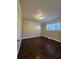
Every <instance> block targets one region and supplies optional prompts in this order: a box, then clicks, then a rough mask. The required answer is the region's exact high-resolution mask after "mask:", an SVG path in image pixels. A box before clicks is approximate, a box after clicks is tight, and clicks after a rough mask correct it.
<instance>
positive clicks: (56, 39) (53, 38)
mask: <svg viewBox="0 0 79 59" xmlns="http://www.w3.org/2000/svg"><path fill="white" fill-rule="evenodd" d="M42 36H44V37H47V38H49V39H52V40H55V41H58V42H61V41H59V40H57V39H55V38H52V37H48V36H45V35H42Z"/></svg>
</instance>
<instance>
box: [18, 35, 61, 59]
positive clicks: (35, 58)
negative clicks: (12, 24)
mask: <svg viewBox="0 0 79 59" xmlns="http://www.w3.org/2000/svg"><path fill="white" fill-rule="evenodd" d="M17 59H61V43H59V42H56V41H54V40H51V39H48V38H46V37H43V36H41V37H36V38H29V39H23V40H22V43H21V47H20V50H19V53H18V57H17Z"/></svg>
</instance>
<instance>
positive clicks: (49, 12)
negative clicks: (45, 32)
mask: <svg viewBox="0 0 79 59" xmlns="http://www.w3.org/2000/svg"><path fill="white" fill-rule="evenodd" d="M22 12H23V18H24V20H31V21H38V22H46V21H49V20H56V19H58V18H60V17H61V0H22ZM38 15H43V16H44V19H42V20H40V19H38V18H37V17H36V16H38Z"/></svg>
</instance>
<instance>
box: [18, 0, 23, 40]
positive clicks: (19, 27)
mask: <svg viewBox="0 0 79 59" xmlns="http://www.w3.org/2000/svg"><path fill="white" fill-rule="evenodd" d="M21 36H22V12H21V6H20V0H17V40H20V39H21Z"/></svg>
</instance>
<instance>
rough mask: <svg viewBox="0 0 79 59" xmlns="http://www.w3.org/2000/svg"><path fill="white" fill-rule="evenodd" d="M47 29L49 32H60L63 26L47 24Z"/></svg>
mask: <svg viewBox="0 0 79 59" xmlns="http://www.w3.org/2000/svg"><path fill="white" fill-rule="evenodd" d="M46 28H47V29H46V30H47V31H48V30H55V31H59V30H60V29H61V24H60V23H53V24H47V26H46Z"/></svg>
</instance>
